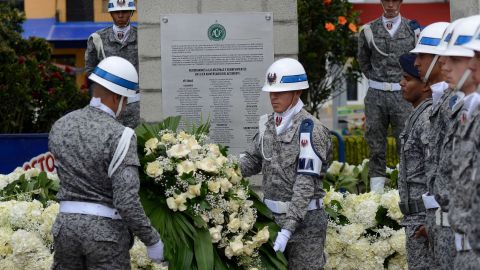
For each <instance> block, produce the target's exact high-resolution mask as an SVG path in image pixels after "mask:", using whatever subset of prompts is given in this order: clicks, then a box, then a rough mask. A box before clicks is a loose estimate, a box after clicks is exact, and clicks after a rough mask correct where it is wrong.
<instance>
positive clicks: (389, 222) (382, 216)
mask: <svg viewBox="0 0 480 270" xmlns="http://www.w3.org/2000/svg"><path fill="white" fill-rule="evenodd" d="M387 214H388V209H387V208H385V207H383V206H380V207H379V208H378V210H377V214H376V215H375V220H376V221H377V223H378V227H379V228H381V227H383V226H386V227H390V228H392V229H394V230H399V229H401V228H402V226H400V224H398V222H396V221H395V220H393V219H392V218H391V217H389V216H388V215H387Z"/></svg>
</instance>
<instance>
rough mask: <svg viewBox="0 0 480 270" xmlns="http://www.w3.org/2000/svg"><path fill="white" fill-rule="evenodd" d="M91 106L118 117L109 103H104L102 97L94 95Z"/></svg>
mask: <svg viewBox="0 0 480 270" xmlns="http://www.w3.org/2000/svg"><path fill="white" fill-rule="evenodd" d="M90 107H94V108H97V109H99V110H101V111H104V112H106V113H107V114H108V115H110V116H112V117H113V118H116V117H115V113H114V112H113V111H112V109H110V108H109V107H108V106H107V105H105V104H103V103H102V99H100V98H96V97H92V99H91V100H90Z"/></svg>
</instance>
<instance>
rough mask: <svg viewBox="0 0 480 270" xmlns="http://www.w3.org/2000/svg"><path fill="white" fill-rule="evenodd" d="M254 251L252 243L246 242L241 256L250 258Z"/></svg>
mask: <svg viewBox="0 0 480 270" xmlns="http://www.w3.org/2000/svg"><path fill="white" fill-rule="evenodd" d="M254 249H255V245H254V244H253V242H252V241H247V242H246V243H245V245H244V246H243V250H242V251H243V254H245V255H247V256H250V255H252V254H253V251H254Z"/></svg>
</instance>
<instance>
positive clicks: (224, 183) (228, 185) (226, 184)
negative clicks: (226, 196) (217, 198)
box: [218, 178, 233, 193]
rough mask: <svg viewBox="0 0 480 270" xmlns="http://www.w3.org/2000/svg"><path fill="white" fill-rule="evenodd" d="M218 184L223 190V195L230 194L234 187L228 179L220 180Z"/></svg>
mask: <svg viewBox="0 0 480 270" xmlns="http://www.w3.org/2000/svg"><path fill="white" fill-rule="evenodd" d="M218 182H219V183H220V187H221V188H222V193H225V192H228V191H229V190H230V189H231V188H232V186H233V185H232V183H230V181H228V179H227V178H220V179H218Z"/></svg>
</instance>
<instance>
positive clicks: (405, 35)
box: [357, 17, 415, 177]
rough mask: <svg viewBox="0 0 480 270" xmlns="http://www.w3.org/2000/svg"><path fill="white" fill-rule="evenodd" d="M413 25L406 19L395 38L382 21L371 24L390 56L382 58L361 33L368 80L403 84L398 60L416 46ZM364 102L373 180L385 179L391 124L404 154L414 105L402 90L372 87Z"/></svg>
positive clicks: (380, 45) (360, 56)
mask: <svg viewBox="0 0 480 270" xmlns="http://www.w3.org/2000/svg"><path fill="white" fill-rule="evenodd" d="M409 22H410V20H408V19H406V18H403V17H402V18H401V23H400V26H399V28H398V30H397V32H396V33H395V35H394V36H393V37H391V36H390V34H389V33H388V31H387V30H386V29H385V27H384V26H383V22H382V18H378V19H376V20H374V21H373V22H371V23H370V28H371V29H372V32H373V33H374V40H375V43H376V45H377V46H378V48H379V49H380V50H382V51H383V52H385V53H387V54H389V56H388V57H386V56H383V55H381V54H380V53H379V52H378V51H377V50H376V49H375V48H373V46H372V48H370V46H369V44H368V42H367V40H366V38H365V33H364V31H362V32H360V36H359V39H358V57H357V59H358V62H359V64H360V68H361V70H362V72H363V74H364V75H365V76H366V77H367V78H368V79H370V80H375V81H378V82H389V83H398V82H400V80H401V76H402V68H401V66H400V63H399V62H398V59H399V57H400V56H401V55H402V54H405V53H408V52H409V51H410V50H412V49H413V48H414V47H415V34H414V32H413V31H412V30H411V29H410V26H409V25H408V23H409ZM364 103H365V117H366V122H365V125H366V132H365V139H366V140H367V143H368V146H369V148H370V162H369V172H370V177H385V176H386V172H385V168H386V160H385V152H386V145H387V130H388V127H389V124H391V125H392V128H393V136H395V138H396V139H397V151H400V140H399V138H398V137H399V135H400V133H401V132H402V130H403V127H404V124H405V121H406V120H407V117H408V115H409V114H410V112H411V111H412V105H411V104H410V103H408V102H407V101H406V100H405V99H403V97H402V93H401V91H383V90H379V89H374V88H371V87H370V88H369V89H368V92H367V96H366V97H365V100H364Z"/></svg>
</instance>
